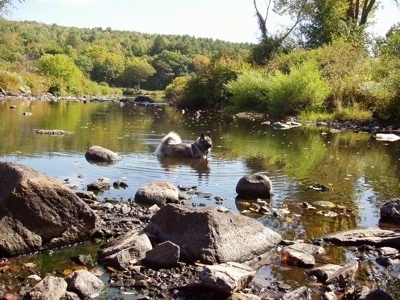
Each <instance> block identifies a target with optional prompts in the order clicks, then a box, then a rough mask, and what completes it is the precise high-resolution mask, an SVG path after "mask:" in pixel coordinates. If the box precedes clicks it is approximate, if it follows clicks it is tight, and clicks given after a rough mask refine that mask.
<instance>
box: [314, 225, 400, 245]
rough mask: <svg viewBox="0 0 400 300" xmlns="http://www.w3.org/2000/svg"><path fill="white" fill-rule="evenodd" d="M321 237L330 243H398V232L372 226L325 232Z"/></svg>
mask: <svg viewBox="0 0 400 300" xmlns="http://www.w3.org/2000/svg"><path fill="white" fill-rule="evenodd" d="M322 239H323V240H324V241H326V242H329V243H332V244H337V245H345V246H359V245H363V244H367V245H373V246H379V247H383V246H389V247H390V246H393V247H396V246H397V247H398V245H399V244H400V232H395V231H392V230H383V229H379V228H373V227H371V228H358V229H352V230H346V231H341V232H336V233H332V234H327V235H325V236H323V237H322Z"/></svg>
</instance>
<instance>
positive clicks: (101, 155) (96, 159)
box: [85, 145, 121, 164]
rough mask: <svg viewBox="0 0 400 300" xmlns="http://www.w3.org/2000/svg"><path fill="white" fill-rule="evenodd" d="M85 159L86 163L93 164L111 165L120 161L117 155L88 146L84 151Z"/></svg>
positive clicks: (102, 148)
mask: <svg viewBox="0 0 400 300" xmlns="http://www.w3.org/2000/svg"><path fill="white" fill-rule="evenodd" d="M85 158H86V160H87V161H88V162H90V163H94V164H113V163H115V162H117V161H119V160H121V157H120V156H119V155H118V154H117V153H115V152H113V151H111V150H109V149H106V148H104V147H101V146H97V145H94V146H90V147H89V148H88V149H87V150H86V153H85Z"/></svg>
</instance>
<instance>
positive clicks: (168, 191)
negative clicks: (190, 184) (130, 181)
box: [135, 181, 179, 206]
mask: <svg viewBox="0 0 400 300" xmlns="http://www.w3.org/2000/svg"><path fill="white" fill-rule="evenodd" d="M135 201H136V202H137V203H139V204H145V205H153V204H156V205H158V206H164V205H166V204H167V203H178V202H179V189H178V188H177V187H176V186H175V185H173V184H172V183H170V182H165V181H155V182H151V183H149V184H146V185H145V186H143V187H141V188H139V189H138V190H137V192H136V194H135Z"/></svg>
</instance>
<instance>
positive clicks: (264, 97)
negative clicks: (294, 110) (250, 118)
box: [226, 69, 270, 112]
mask: <svg viewBox="0 0 400 300" xmlns="http://www.w3.org/2000/svg"><path fill="white" fill-rule="evenodd" d="M226 88H227V91H228V93H229V94H231V95H232V96H231V97H230V102H231V105H232V108H233V110H234V111H241V110H249V109H250V110H253V111H257V112H269V109H270V99H269V98H268V93H269V89H270V87H269V82H268V81H267V78H266V76H265V75H264V74H263V73H262V72H261V71H260V70H255V69H254V70H253V69H252V70H246V71H244V72H243V73H242V74H240V75H239V76H238V78H237V79H236V80H233V81H230V82H229V83H227V84H226Z"/></svg>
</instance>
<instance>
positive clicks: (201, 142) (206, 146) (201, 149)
mask: <svg viewBox="0 0 400 300" xmlns="http://www.w3.org/2000/svg"><path fill="white" fill-rule="evenodd" d="M211 147H212V140H211V133H210V132H209V131H208V132H207V133H206V134H204V133H203V132H202V133H201V134H200V136H199V137H198V138H197V140H196V141H195V142H194V143H192V144H185V143H182V140H181V137H180V136H179V135H178V134H177V133H175V132H172V131H171V132H170V133H168V134H167V135H166V136H165V137H164V138H163V139H162V141H161V143H160V145H158V147H157V150H156V155H157V156H164V157H165V156H169V157H187V158H207V155H208V154H209V153H210V151H211Z"/></svg>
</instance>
